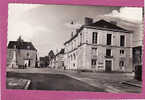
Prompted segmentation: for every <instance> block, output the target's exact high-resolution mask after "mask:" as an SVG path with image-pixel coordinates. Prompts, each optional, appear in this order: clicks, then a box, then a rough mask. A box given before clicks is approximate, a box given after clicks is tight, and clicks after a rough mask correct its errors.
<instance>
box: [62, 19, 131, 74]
mask: <svg viewBox="0 0 145 100" xmlns="http://www.w3.org/2000/svg"><path fill="white" fill-rule="evenodd" d="M132 37H133V32H132V31H128V30H126V29H124V28H121V27H119V26H118V25H117V23H115V22H108V21H105V20H99V21H96V22H94V21H93V19H91V18H85V24H84V25H82V26H81V27H80V28H79V29H76V30H75V31H73V32H72V36H71V38H70V39H69V40H68V41H66V42H65V43H64V45H65V56H64V59H65V60H64V61H65V67H66V69H70V70H91V71H106V72H111V71H121V72H131V71H132V39H133V38H132Z"/></svg>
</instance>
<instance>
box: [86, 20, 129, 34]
mask: <svg viewBox="0 0 145 100" xmlns="http://www.w3.org/2000/svg"><path fill="white" fill-rule="evenodd" d="M87 26H90V27H96V28H102V29H109V30H114V31H119V32H120V31H121V32H125V33H130V32H131V31H128V30H126V29H124V28H121V27H119V26H117V25H115V24H112V23H110V22H107V21H105V20H99V21H97V22H95V23H92V24H89V25H84V27H87Z"/></svg>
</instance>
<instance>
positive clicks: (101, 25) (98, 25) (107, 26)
mask: <svg viewBox="0 0 145 100" xmlns="http://www.w3.org/2000/svg"><path fill="white" fill-rule="evenodd" d="M85 27H86V28H93V29H94V28H95V29H100V30H108V31H115V32H124V33H131V31H128V30H126V29H124V28H121V27H119V26H117V25H115V24H112V23H110V22H107V21H105V20H99V21H97V22H95V23H91V24H88V25H82V26H81V27H80V28H79V29H78V31H77V33H76V34H75V35H74V36H73V37H72V38H71V39H69V40H68V41H66V42H65V43H64V45H65V44H67V43H69V42H70V41H72V40H73V39H74V38H75V37H77V36H78V33H79V32H80V31H81V30H83V28H85Z"/></svg>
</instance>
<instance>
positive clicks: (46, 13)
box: [8, 3, 143, 56]
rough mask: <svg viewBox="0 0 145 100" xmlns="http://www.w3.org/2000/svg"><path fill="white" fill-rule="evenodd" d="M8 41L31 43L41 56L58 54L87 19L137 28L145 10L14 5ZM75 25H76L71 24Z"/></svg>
mask: <svg viewBox="0 0 145 100" xmlns="http://www.w3.org/2000/svg"><path fill="white" fill-rule="evenodd" d="M8 8H9V10H8V42H9V41H16V40H17V38H18V37H19V36H21V37H22V38H23V40H24V41H29V42H30V41H31V42H32V43H33V44H34V46H35V47H36V48H37V49H38V54H39V56H47V55H48V52H49V51H50V50H53V51H54V52H55V53H56V52H57V51H58V50H60V49H61V48H63V47H64V46H63V44H64V42H65V41H67V40H68V39H70V36H71V32H72V31H73V30H74V29H76V28H79V27H80V26H81V25H82V24H84V18H85V17H91V18H94V20H96V21H97V20H100V19H102V18H103V19H106V20H115V21H118V23H119V24H120V26H122V27H125V28H128V29H129V30H133V29H135V27H137V25H138V26H139V27H140V24H141V23H142V20H143V19H142V18H143V17H142V8H136V7H104V6H72V5H42V4H41V5H40V4H13V3H10V4H9V6H8ZM72 21H73V22H74V24H73V25H72V24H71V22H72Z"/></svg>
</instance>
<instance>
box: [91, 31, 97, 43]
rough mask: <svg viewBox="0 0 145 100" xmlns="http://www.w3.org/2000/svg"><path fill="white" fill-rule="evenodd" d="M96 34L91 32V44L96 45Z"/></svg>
mask: <svg viewBox="0 0 145 100" xmlns="http://www.w3.org/2000/svg"><path fill="white" fill-rule="evenodd" d="M97 34H98V33H97V32H93V37H92V43H93V44H97Z"/></svg>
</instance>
